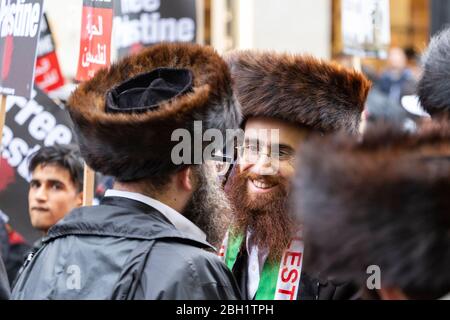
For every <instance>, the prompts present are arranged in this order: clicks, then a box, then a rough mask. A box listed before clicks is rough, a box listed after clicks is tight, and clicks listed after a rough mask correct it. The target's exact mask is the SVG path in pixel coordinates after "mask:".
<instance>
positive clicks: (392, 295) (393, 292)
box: [379, 288, 408, 300]
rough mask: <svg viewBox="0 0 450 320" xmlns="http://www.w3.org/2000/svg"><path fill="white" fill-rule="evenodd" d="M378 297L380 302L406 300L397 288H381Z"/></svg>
mask: <svg viewBox="0 0 450 320" xmlns="http://www.w3.org/2000/svg"><path fill="white" fill-rule="evenodd" d="M379 295H380V297H381V299H382V300H408V298H407V297H406V295H405V294H404V293H403V291H402V290H400V289H399V288H381V289H380V290H379Z"/></svg>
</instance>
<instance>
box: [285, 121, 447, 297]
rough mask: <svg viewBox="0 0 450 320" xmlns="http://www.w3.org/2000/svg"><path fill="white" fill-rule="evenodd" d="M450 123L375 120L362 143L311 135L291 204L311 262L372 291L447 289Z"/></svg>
mask: <svg viewBox="0 0 450 320" xmlns="http://www.w3.org/2000/svg"><path fill="white" fill-rule="evenodd" d="M449 159H450V128H449V127H448V125H437V124H433V125H432V126H427V127H423V128H422V131H421V132H420V133H416V134H410V133H405V132H402V131H401V130H399V129H394V128H389V129H386V128H383V127H379V128H372V130H369V131H368V132H367V133H366V135H365V137H364V139H363V141H362V142H358V141H357V139H354V138H352V137H349V136H341V137H339V138H338V139H332V138H329V139H328V140H324V139H319V138H317V139H314V140H312V141H311V142H309V143H308V144H306V145H305V147H304V149H303V152H302V153H300V156H299V162H298V163H299V170H298V174H297V177H296V180H295V186H294V187H295V192H294V197H293V200H294V203H295V205H294V207H293V208H294V211H295V212H296V214H297V216H299V217H301V219H302V220H303V221H304V225H305V244H306V248H307V249H306V253H307V257H306V258H305V263H306V265H308V266H310V267H312V268H315V269H320V270H324V271H325V272H327V273H328V274H329V275H331V276H334V277H336V279H340V280H341V281H353V282H355V283H357V284H358V285H359V287H360V288H361V291H362V292H363V293H364V294H362V296H363V297H365V298H367V299H374V298H375V299H378V298H380V299H389V300H392V299H394V300H398V299H441V298H443V297H444V296H446V295H447V294H448V293H449V292H450V273H449V270H450V250H449V248H450V216H449V212H450V198H449V196H448V195H449V193H450V160H449Z"/></svg>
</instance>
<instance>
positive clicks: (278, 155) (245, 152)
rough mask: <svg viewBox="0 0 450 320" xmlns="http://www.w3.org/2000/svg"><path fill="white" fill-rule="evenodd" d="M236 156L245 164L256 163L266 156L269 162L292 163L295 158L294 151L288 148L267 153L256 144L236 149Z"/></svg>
mask: <svg viewBox="0 0 450 320" xmlns="http://www.w3.org/2000/svg"><path fill="white" fill-rule="evenodd" d="M236 149H237V151H238V156H239V157H240V158H241V159H243V160H244V161H246V162H251V163H256V162H257V161H258V160H259V159H261V157H262V156H266V157H267V158H268V159H270V160H271V161H292V160H293V159H294V157H295V152H294V150H291V149H290V148H289V149H287V148H286V147H283V146H279V147H278V148H275V149H278V150H275V149H272V148H271V150H270V151H269V152H266V151H264V149H268V148H262V147H260V146H259V145H257V144H247V145H244V146H239V147H236Z"/></svg>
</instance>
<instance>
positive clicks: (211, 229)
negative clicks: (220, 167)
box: [183, 165, 232, 247]
mask: <svg viewBox="0 0 450 320" xmlns="http://www.w3.org/2000/svg"><path fill="white" fill-rule="evenodd" d="M193 173H194V177H195V178H196V180H197V181H196V184H197V185H198V186H199V187H198V188H197V190H196V191H194V193H193V195H192V198H191V200H190V201H189V202H188V204H187V205H186V208H185V209H184V211H183V215H184V216H185V217H186V218H188V219H189V220H190V221H192V222H193V223H194V224H195V225H197V227H199V228H200V229H201V230H202V231H203V232H204V233H205V234H206V237H207V241H208V242H209V243H211V244H212V245H213V246H215V247H219V246H220V244H221V242H222V240H223V237H224V235H225V232H226V229H227V227H228V226H229V224H230V221H231V215H232V213H231V211H232V210H231V205H230V203H229V201H228V199H227V197H226V195H225V193H224V191H223V189H222V188H221V186H220V183H219V181H218V180H217V179H216V177H215V175H214V174H212V173H211V172H210V171H209V168H208V167H207V166H206V165H202V166H199V167H193Z"/></svg>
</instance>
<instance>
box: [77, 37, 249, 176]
mask: <svg viewBox="0 0 450 320" xmlns="http://www.w3.org/2000/svg"><path fill="white" fill-rule="evenodd" d="M68 110H69V112H70V115H71V118H72V120H73V122H74V127H75V133H76V136H77V139H78V143H79V145H80V150H81V153H82V155H83V157H84V159H85V161H86V163H87V164H88V165H89V166H90V167H91V168H93V169H94V170H95V171H98V172H101V173H103V174H105V175H110V176H114V177H115V178H116V179H117V180H119V181H132V180H139V179H143V178H150V177H152V176H155V175H158V174H161V173H165V172H167V173H169V172H171V171H174V170H176V169H177V168H179V167H180V165H176V164H174V163H173V162H172V160H171V152H172V149H173V147H174V146H175V145H176V144H177V143H178V141H172V139H171V137H172V133H173V132H174V131H175V130H176V129H186V130H188V131H189V132H192V131H193V128H194V122H195V121H201V124H202V130H203V131H206V130H208V129H218V130H220V131H221V132H222V133H223V134H225V131H226V129H235V128H237V127H238V126H239V123H240V120H241V116H240V111H239V109H238V108H237V107H236V105H235V103H234V101H233V95H232V89H231V79H230V73H229V70H228V67H227V64H226V63H225V62H224V61H223V60H222V58H221V57H220V56H219V55H218V54H217V53H216V52H215V51H214V49H212V48H210V47H205V46H200V45H196V44H187V43H172V44H169V43H162V44H157V45H154V46H152V47H150V48H148V49H145V50H144V51H142V52H141V53H140V54H138V55H134V56H129V57H126V58H124V59H122V60H121V61H119V62H118V63H116V64H113V65H112V66H111V67H110V68H108V69H103V70H100V71H99V72H97V74H96V75H95V76H94V77H93V78H92V79H91V80H89V81H86V82H84V83H82V84H81V85H80V86H79V87H78V88H77V89H76V90H75V92H74V93H73V94H72V95H71V97H70V99H69V101H68Z"/></svg>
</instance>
